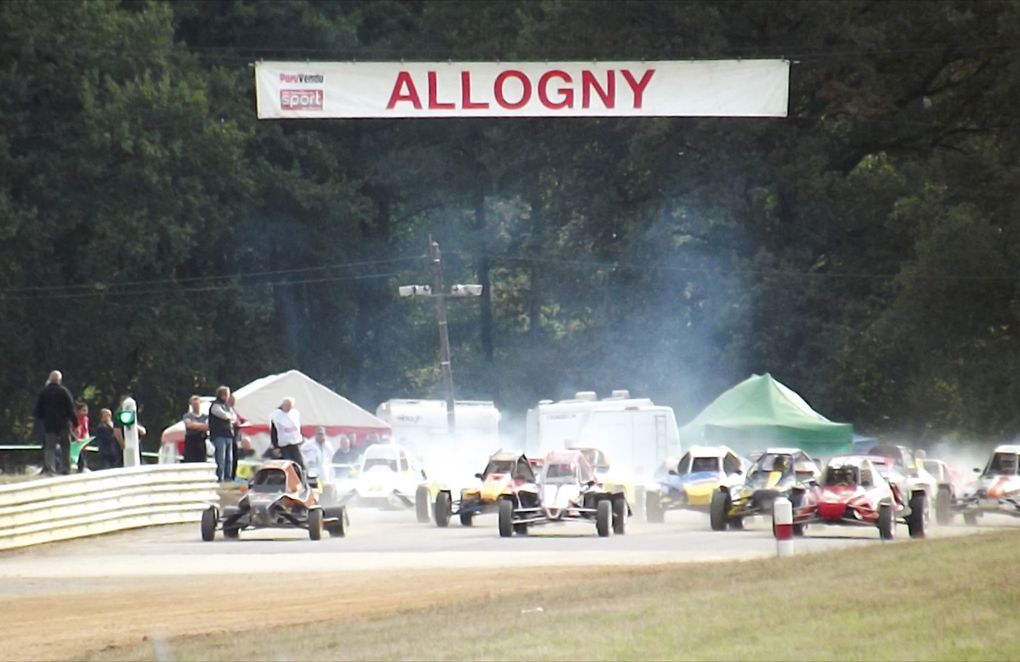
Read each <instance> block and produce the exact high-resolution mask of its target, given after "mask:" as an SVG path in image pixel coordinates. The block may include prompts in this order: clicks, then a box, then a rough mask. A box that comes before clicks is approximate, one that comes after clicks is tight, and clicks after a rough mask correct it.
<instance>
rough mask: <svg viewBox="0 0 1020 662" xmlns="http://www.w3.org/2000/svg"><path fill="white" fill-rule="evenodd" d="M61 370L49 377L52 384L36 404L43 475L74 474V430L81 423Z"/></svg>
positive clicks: (45, 389) (44, 389)
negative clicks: (41, 433) (72, 462)
mask: <svg viewBox="0 0 1020 662" xmlns="http://www.w3.org/2000/svg"><path fill="white" fill-rule="evenodd" d="M63 380H64V376H63V375H62V374H60V371H59V370H54V371H53V372H51V373H50V378H49V381H48V382H46V386H45V387H44V388H43V390H42V392H41V393H39V397H38V399H36V401H35V411H34V414H35V417H36V418H38V419H40V420H42V425H43V434H44V439H45V441H44V443H43V473H46V474H57V473H60V474H66V473H69V472H70V470H71V427H72V426H73V425H76V424H77V423H78V418H77V416H75V413H74V398H73V397H71V392H70V391H68V390H67V388H66V387H64V385H63V384H62V383H61V382H63Z"/></svg>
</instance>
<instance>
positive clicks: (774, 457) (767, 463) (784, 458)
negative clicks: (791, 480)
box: [755, 453, 793, 473]
mask: <svg viewBox="0 0 1020 662" xmlns="http://www.w3.org/2000/svg"><path fill="white" fill-rule="evenodd" d="M755 468H756V469H757V470H758V471H782V472H783V473H786V472H789V471H793V457H792V456H790V455H786V454H785V453H766V454H765V455H762V456H761V457H760V458H759V459H758V462H757V464H756V467H755Z"/></svg>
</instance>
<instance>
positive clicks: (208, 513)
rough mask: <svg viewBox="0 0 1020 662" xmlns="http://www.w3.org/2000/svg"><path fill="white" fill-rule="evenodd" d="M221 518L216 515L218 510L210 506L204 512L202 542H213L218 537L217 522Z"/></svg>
mask: <svg viewBox="0 0 1020 662" xmlns="http://www.w3.org/2000/svg"><path fill="white" fill-rule="evenodd" d="M218 519H219V516H218V515H217V514H216V508H214V507H213V506H209V507H208V508H206V509H205V510H203V511H202V540H204V541H205V542H209V541H211V540H212V539H213V538H215V537H216V521H217V520H218Z"/></svg>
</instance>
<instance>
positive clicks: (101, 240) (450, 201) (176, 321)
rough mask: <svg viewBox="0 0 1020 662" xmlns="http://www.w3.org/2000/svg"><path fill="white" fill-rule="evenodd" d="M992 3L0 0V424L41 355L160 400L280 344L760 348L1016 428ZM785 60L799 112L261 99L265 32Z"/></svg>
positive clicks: (48, 362)
mask: <svg viewBox="0 0 1020 662" xmlns="http://www.w3.org/2000/svg"><path fill="white" fill-rule="evenodd" d="M1018 30H1020V6H1018V5H1017V4H1016V3H1011V2H954V1H950V0H942V1H939V2H934V1H933V2H929V3H925V4H923V5H917V4H914V3H898V2H882V3H879V2H868V1H861V2H839V3H835V2H833V3H821V2H802V3H796V2H795V3H790V2H783V3H765V2H691V3H675V2H647V3H641V2H628V3H621V2H608V1H607V2H595V1H592V2H567V1H555V0H549V1H543V2H501V1H500V2H497V1H491V2H463V3H460V2H397V1H393V0H373V1H352V2H344V3H333V2H313V1H311V0H293V1H287V2H276V1H268V0H266V1H251V2H242V1H227V0H220V1H217V2H197V1H196V2H174V3H169V4H168V3H161V2H133V1H131V2H129V1H124V2H113V1H112V0H104V1H91V0H90V1H84V0H82V1H78V2H73V1H67V2H29V1H27V0H24V1H17V0H16V1H12V2H7V3H3V4H0V33H2V34H4V35H5V37H6V39H5V42H4V44H3V45H2V46H0V89H2V90H3V91H4V94H3V95H2V96H0V353H2V355H3V356H4V357H5V358H6V360H5V362H4V366H5V367H4V369H3V370H2V371H0V393H3V396H4V397H3V400H2V402H0V437H2V438H5V439H11V438H18V437H20V436H23V435H24V434H25V432H26V427H25V426H26V423H27V422H28V421H27V416H28V412H29V410H30V405H31V401H32V398H33V397H34V395H35V392H36V390H37V389H38V387H40V386H41V382H42V381H43V379H44V378H45V374H46V372H47V371H48V370H49V369H51V368H53V367H59V368H61V369H63V370H64V371H65V372H66V374H67V377H68V383H69V385H70V386H71V387H72V389H74V390H75V392H76V393H78V394H84V395H85V396H86V397H87V398H88V399H89V400H90V402H92V403H93V404H95V405H102V406H109V405H112V404H113V403H114V402H115V401H116V399H117V397H118V396H119V395H120V394H122V393H125V392H131V393H133V394H134V395H135V396H136V397H137V398H138V399H139V401H140V402H142V404H143V419H145V420H146V421H147V422H149V423H150V424H151V425H153V426H154V427H159V426H161V425H162V424H165V423H168V422H169V421H171V420H173V419H174V418H176V417H177V416H178V415H179V414H180V411H182V410H183V408H184V404H185V402H186V398H187V395H188V394H189V393H190V392H192V391H200V392H209V391H211V389H212V388H213V387H214V386H215V385H216V384H218V383H221V382H222V383H228V384H233V385H238V384H242V383H245V382H246V381H248V380H249V379H252V378H254V377H257V376H260V375H263V374H266V373H268V372H271V371H276V370H282V369H286V368H289V367H297V368H299V369H301V370H303V371H305V372H307V373H309V374H310V375H312V376H314V377H316V378H317V379H320V380H322V381H323V382H325V383H327V384H329V385H330V386H333V387H335V388H337V389H338V390H340V391H342V392H345V393H347V394H349V395H350V396H351V397H353V398H354V399H355V400H356V401H358V402H360V403H361V404H363V405H365V406H367V407H373V406H374V405H375V404H376V403H378V402H379V401H381V400H384V399H386V398H389V397H397V396H424V395H436V394H437V387H438V379H437V369H436V365H435V364H436V361H435V332H434V326H433V324H432V322H431V320H432V311H431V309H430V308H429V307H428V306H425V305H420V304H419V303H408V302H401V301H399V300H397V299H396V297H395V286H396V285H397V284H398V283H406V282H419V281H422V280H424V279H425V278H427V275H426V271H425V262H424V259H423V255H424V252H425V237H426V236H427V235H428V234H429V233H432V234H433V235H434V236H435V237H436V238H437V240H438V241H440V243H441V245H442V246H443V249H444V253H445V256H446V268H447V279H448V281H450V282H456V281H472V282H478V281H483V282H486V283H487V284H489V285H490V286H491V287H490V288H489V290H488V292H487V296H486V297H484V298H483V299H482V300H481V301H474V302H458V303H457V304H455V305H453V306H451V335H452V340H453V342H454V370H455V380H456V382H457V385H458V390H459V395H460V396H461V397H486V398H496V399H497V400H498V401H499V404H500V405H501V406H502V407H503V408H504V409H505V410H507V411H508V412H509V413H510V414H511V415H513V414H519V413H520V412H521V411H523V409H524V408H525V407H526V406H527V405H528V404H529V403H531V402H533V401H534V400H536V399H538V398H545V397H561V396H563V395H566V394H568V393H570V392H572V391H573V390H576V389H581V388H585V389H587V388H595V389H598V390H600V391H603V392H604V391H607V390H609V389H611V388H619V387H629V388H631V389H632V390H633V391H635V392H637V393H641V394H647V395H650V396H652V397H654V398H656V399H657V400H661V401H663V402H667V403H669V404H673V405H675V406H676V407H677V408H678V410H679V412H680V414H681V416H684V415H693V414H694V413H695V412H696V411H697V409H698V408H700V406H702V405H704V404H705V403H706V402H707V400H708V399H710V398H711V397H713V396H714V395H715V394H717V393H718V392H720V391H721V390H722V389H724V388H725V387H727V386H728V385H730V384H732V383H733V382H735V381H737V380H739V379H741V378H743V377H745V376H746V375H747V374H748V373H750V372H752V371H765V370H768V371H771V372H772V373H774V374H775V375H776V376H777V377H778V378H779V379H782V380H784V381H786V382H787V383H789V384H790V385H791V386H793V387H794V388H796V389H798V390H800V391H801V392H802V393H804V394H805V396H806V397H807V398H808V399H809V400H810V401H811V402H812V404H814V405H816V406H817V407H818V408H819V409H820V410H822V411H825V412H826V413H828V414H829V415H831V416H832V417H834V418H837V419H843V420H851V421H853V422H854V423H855V424H856V425H857V426H858V428H859V429H863V430H865V431H870V432H875V433H898V434H902V435H906V436H909V437H914V438H917V439H922V440H932V439H935V438H938V437H941V436H944V435H947V434H955V435H958V436H960V437H961V438H984V437H989V438H1002V437H1008V436H1012V435H1013V434H1014V432H1015V430H1016V429H1017V428H1018V424H1020V416H1018V415H1016V414H1015V413H1014V411H1015V410H1014V407H1013V406H1012V405H1013V403H1014V402H1015V401H1016V396H1017V395H1018V393H1017V391H1018V390H1020V387H1018V386H1017V385H1015V381H1014V380H1013V379H1012V369H1013V368H1014V366H1016V365H1017V358H1020V357H1018V349H1020V340H1018V339H1017V338H1016V328H1015V325H1016V323H1017V315H1018V313H1020V303H1018V297H1017V276H1016V274H1017V273H1018V266H1020V265H1018V261H1020V250H1018V249H1020V226H1018V224H1017V223H1015V222H1014V220H1015V219H1016V217H1017V212H1018V204H1020V203H1018V201H1017V196H1016V191H1017V190H1020V186H1018V185H1020V179H1018V163H1017V155H1018V154H1020V150H1018V149H1017V148H1018V145H1017V141H1018V138H1017V136H1018V135H1020V132H1018V131H1017V128H1018V127H1017V124H1018V123H1020V119H1018V116H1017V114H1016V112H1015V108H1016V106H1017V105H1018V103H1020V57H1018V50H1017V47H1016V44H1017V43H1020V41H1018V36H1020V35H1018V34H1017V32H1018ZM719 57H788V58H790V59H791V61H792V62H793V68H792V80H791V84H792V87H791V98H790V109H791V117H790V118H789V119H786V120H732V119H731V120H720V119H710V118H706V119H620V120H609V119H598V120H513V121H507V120H502V121H497V120H465V121H435V120H433V121H396V122H382V121H333V122H290V123H287V122H277V123H273V122H261V123H260V122H258V121H257V120H256V119H255V117H254V93H253V81H252V72H251V69H250V67H249V63H250V62H252V61H254V60H256V59H258V58H267V59H273V58H289V59H322V60H334V59H350V58H356V59H359V60H373V59H378V60H393V59H399V58H404V59H408V60H445V59H448V58H449V59H471V60H487V59H502V60H509V59H553V58H558V59H591V58H597V59H600V60H607V59H639V58H649V59H651V58H655V59H684V58H719Z"/></svg>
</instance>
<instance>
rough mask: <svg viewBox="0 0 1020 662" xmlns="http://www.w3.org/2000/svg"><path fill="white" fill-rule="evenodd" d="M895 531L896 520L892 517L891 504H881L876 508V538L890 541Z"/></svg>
mask: <svg viewBox="0 0 1020 662" xmlns="http://www.w3.org/2000/svg"><path fill="white" fill-rule="evenodd" d="M895 531H896V519H895V518H894V517H893V510H892V504H891V503H882V504H879V506H878V537H879V538H881V539H882V540H892V539H893V535H894V534H895Z"/></svg>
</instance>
